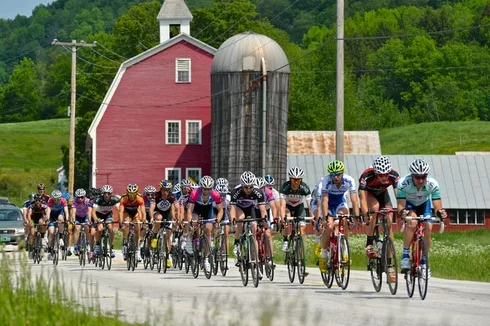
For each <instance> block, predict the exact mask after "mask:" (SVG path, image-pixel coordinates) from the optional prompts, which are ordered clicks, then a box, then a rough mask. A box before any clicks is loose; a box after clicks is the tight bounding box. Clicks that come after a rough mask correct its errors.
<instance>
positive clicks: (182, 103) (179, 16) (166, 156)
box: [89, 0, 216, 193]
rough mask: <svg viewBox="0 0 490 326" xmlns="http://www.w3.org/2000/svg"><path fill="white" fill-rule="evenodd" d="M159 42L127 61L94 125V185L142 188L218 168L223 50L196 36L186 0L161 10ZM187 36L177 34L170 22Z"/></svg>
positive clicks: (172, 2) (167, 4) (168, 3)
mask: <svg viewBox="0 0 490 326" xmlns="http://www.w3.org/2000/svg"><path fill="white" fill-rule="evenodd" d="M157 19H158V20H159V22H160V44H159V45H157V46H155V47H153V48H151V49H149V50H147V51H146V52H143V53H141V54H139V55H137V56H135V57H133V58H131V59H129V60H127V61H125V62H124V63H123V64H122V65H121V67H120V68H119V71H118V73H117V75H116V77H115V78H114V80H113V82H112V85H111V87H110V88H109V90H108V92H107V94H106V96H105V98H104V101H103V103H102V105H101V106H100V108H99V110H98V112H97V115H96V116H95V118H94V120H93V122H92V125H91V126H90V128H89V136H90V142H91V144H90V145H91V150H92V178H91V186H92V187H100V186H102V185H104V184H107V183H108V184H111V185H112V186H113V187H114V190H115V192H117V193H122V192H123V191H125V186H126V185H127V184H128V183H129V182H136V183H137V184H138V185H139V186H140V189H141V191H143V188H144V186H145V185H147V184H153V185H155V186H157V185H158V182H159V180H161V179H169V180H170V181H171V182H172V183H176V182H178V181H180V179H182V178H187V177H192V178H194V179H199V178H200V177H201V176H202V175H205V174H209V173H210V172H211V148H210V138H211V99H210V93H211V84H210V82H211V78H210V73H211V64H212V61H213V57H214V53H215V52H216V49H215V48H213V47H211V46H209V45H207V44H205V43H203V42H201V41H199V40H197V39H196V38H193V37H192V36H190V35H189V33H190V21H191V20H192V15H191V13H190V11H189V9H188V8H187V6H186V5H185V2H184V1H183V0H166V1H165V2H164V4H163V6H162V8H161V10H160V13H159V14H158V17H157ZM171 25H172V26H174V25H179V26H180V34H179V35H178V36H176V37H173V38H170V26H171Z"/></svg>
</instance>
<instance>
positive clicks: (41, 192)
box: [37, 183, 49, 204]
mask: <svg viewBox="0 0 490 326" xmlns="http://www.w3.org/2000/svg"><path fill="white" fill-rule="evenodd" d="M37 193H38V194H39V195H41V198H42V201H43V204H47V203H48V199H49V195H48V194H46V186H45V185H44V183H40V184H38V185H37Z"/></svg>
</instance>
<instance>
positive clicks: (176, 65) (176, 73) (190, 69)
mask: <svg viewBox="0 0 490 326" xmlns="http://www.w3.org/2000/svg"><path fill="white" fill-rule="evenodd" d="M184 60H186V61H188V62H189V81H179V70H178V69H177V68H178V62H179V61H184ZM191 81H192V62H191V59H190V58H176V59H175V82H176V83H177V84H190V83H191Z"/></svg>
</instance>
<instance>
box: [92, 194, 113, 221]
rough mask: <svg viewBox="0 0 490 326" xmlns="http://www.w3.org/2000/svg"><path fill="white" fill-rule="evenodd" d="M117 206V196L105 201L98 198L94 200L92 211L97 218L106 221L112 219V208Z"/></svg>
mask: <svg viewBox="0 0 490 326" xmlns="http://www.w3.org/2000/svg"><path fill="white" fill-rule="evenodd" d="M117 204H119V198H118V197H117V196H111V197H109V200H105V198H104V196H99V197H97V198H95V201H94V204H93V209H95V214H96V215H97V217H98V218H100V219H106V218H110V217H112V207H114V206H115V205H117Z"/></svg>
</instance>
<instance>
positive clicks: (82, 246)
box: [78, 223, 90, 266]
mask: <svg viewBox="0 0 490 326" xmlns="http://www.w3.org/2000/svg"><path fill="white" fill-rule="evenodd" d="M89 224H90V223H80V224H79V225H80V237H79V238H78V260H79V262H80V266H85V263H86V260H87V258H88V254H89V253H88V250H87V234H86V233H85V227H87V226H88V225H89Z"/></svg>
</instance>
